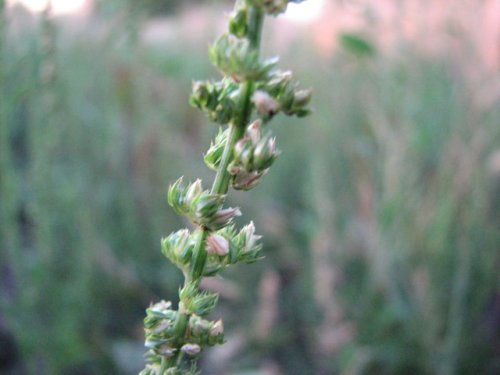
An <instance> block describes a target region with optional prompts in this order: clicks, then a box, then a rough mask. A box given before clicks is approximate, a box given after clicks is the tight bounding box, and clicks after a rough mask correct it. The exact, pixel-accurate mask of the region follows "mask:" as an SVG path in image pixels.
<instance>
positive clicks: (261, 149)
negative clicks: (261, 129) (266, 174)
mask: <svg viewBox="0 0 500 375" xmlns="http://www.w3.org/2000/svg"><path fill="white" fill-rule="evenodd" d="M277 157H278V152H277V151H276V138H272V137H271V133H268V134H267V135H266V136H265V137H263V138H262V139H261V140H260V141H259V143H258V144H257V146H255V150H254V153H253V165H254V168H255V169H256V170H265V169H267V168H269V167H270V166H271V165H272V164H273V162H274V161H275V160H276V158H277Z"/></svg>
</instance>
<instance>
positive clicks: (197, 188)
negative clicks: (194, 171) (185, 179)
mask: <svg viewBox="0 0 500 375" xmlns="http://www.w3.org/2000/svg"><path fill="white" fill-rule="evenodd" d="M202 192H203V189H202V187H201V180H200V179H197V180H196V181H195V182H193V183H192V184H191V185H189V187H188V188H187V190H186V195H185V198H184V200H185V202H186V204H187V205H190V204H191V203H192V202H193V201H194V200H195V199H196V198H197V197H198V196H200V194H201V193H202Z"/></svg>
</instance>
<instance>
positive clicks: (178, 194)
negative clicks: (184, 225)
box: [167, 177, 186, 215]
mask: <svg viewBox="0 0 500 375" xmlns="http://www.w3.org/2000/svg"><path fill="white" fill-rule="evenodd" d="M185 189H186V188H185V187H184V185H183V177H181V178H179V179H178V180H177V181H175V182H174V183H173V184H172V185H170V186H169V188H168V194H167V201H168V204H169V205H170V206H172V208H173V209H174V211H175V212H177V213H178V214H181V215H182V214H185V213H186V206H185V201H184V192H185Z"/></svg>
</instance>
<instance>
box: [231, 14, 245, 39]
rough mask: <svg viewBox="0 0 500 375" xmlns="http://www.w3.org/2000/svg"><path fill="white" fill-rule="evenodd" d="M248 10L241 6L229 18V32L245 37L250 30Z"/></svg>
mask: <svg viewBox="0 0 500 375" xmlns="http://www.w3.org/2000/svg"><path fill="white" fill-rule="evenodd" d="M247 19H248V11H247V9H246V8H244V7H241V8H240V9H238V10H236V11H235V12H234V13H233V14H232V15H231V18H230V19H229V32H230V33H231V34H233V35H234V36H237V37H238V38H243V37H245V35H246V34H247V32H248V23H247Z"/></svg>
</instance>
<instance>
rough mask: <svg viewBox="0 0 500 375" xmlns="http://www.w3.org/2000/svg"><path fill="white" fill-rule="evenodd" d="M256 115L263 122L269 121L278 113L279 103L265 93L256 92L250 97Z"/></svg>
mask: <svg viewBox="0 0 500 375" xmlns="http://www.w3.org/2000/svg"><path fill="white" fill-rule="evenodd" d="M252 102H253V103H254V105H255V108H256V110H257V113H258V114H259V115H260V116H261V117H262V119H263V120H264V121H268V120H269V119H271V118H272V117H273V116H274V115H276V113H278V111H279V108H280V106H279V103H278V102H277V101H276V100H275V99H274V98H273V97H272V96H271V95H269V94H268V93H267V92H265V91H262V90H257V91H255V93H254V94H253V96H252Z"/></svg>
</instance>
